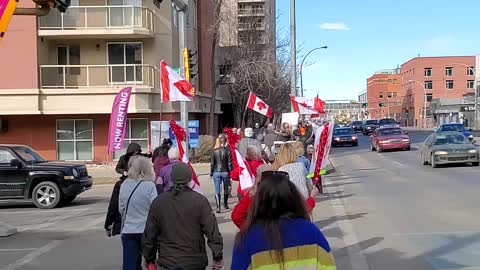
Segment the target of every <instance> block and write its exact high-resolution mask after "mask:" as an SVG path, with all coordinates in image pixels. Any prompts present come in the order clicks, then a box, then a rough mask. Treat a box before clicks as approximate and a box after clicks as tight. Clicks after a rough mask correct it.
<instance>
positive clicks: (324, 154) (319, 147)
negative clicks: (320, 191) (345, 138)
mask: <svg viewBox="0 0 480 270" xmlns="http://www.w3.org/2000/svg"><path fill="white" fill-rule="evenodd" d="M333 126H334V123H333V122H329V123H326V124H325V125H323V126H320V127H318V128H317V132H316V133H315V145H314V147H315V152H314V154H313V157H312V163H311V165H310V173H313V183H314V184H317V183H318V181H319V180H320V171H321V170H322V169H325V167H326V166H327V160H328V154H329V152H330V146H331V144H332V135H333Z"/></svg>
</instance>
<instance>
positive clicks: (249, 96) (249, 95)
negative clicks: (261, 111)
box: [241, 91, 252, 129]
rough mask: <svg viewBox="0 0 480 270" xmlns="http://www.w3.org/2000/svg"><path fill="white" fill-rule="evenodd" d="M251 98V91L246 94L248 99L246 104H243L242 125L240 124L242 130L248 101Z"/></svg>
mask: <svg viewBox="0 0 480 270" xmlns="http://www.w3.org/2000/svg"><path fill="white" fill-rule="evenodd" d="M251 97H252V91H250V94H248V99H247V102H246V103H245V109H244V110H243V116H242V123H241V126H242V129H243V128H244V127H245V115H246V114H247V109H248V101H249V100H250V98H251Z"/></svg>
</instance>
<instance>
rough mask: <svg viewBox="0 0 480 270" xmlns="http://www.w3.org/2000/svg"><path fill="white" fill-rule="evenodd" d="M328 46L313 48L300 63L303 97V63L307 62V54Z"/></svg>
mask: <svg viewBox="0 0 480 270" xmlns="http://www.w3.org/2000/svg"><path fill="white" fill-rule="evenodd" d="M327 48H328V46H323V47H318V48H315V49H312V50H310V51H309V52H308V53H307V54H306V55H305V56H304V57H303V59H302V63H301V64H300V91H301V92H302V97H303V63H304V62H305V59H307V56H308V55H310V54H311V53H312V52H314V51H316V50H320V49H327Z"/></svg>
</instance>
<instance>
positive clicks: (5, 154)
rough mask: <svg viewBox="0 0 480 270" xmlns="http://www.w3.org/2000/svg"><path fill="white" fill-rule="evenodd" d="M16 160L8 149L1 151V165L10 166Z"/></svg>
mask: <svg viewBox="0 0 480 270" xmlns="http://www.w3.org/2000/svg"><path fill="white" fill-rule="evenodd" d="M12 159H15V157H14V156H13V155H12V153H10V152H9V151H8V150H7V149H0V164H2V165H6V164H8V165H10V161H12Z"/></svg>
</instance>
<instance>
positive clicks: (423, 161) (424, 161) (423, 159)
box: [421, 154, 428, 165]
mask: <svg viewBox="0 0 480 270" xmlns="http://www.w3.org/2000/svg"><path fill="white" fill-rule="evenodd" d="M421 157H422V164H423V165H428V160H425V157H424V156H423V154H422V155H421Z"/></svg>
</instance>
